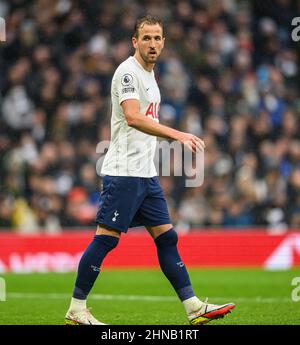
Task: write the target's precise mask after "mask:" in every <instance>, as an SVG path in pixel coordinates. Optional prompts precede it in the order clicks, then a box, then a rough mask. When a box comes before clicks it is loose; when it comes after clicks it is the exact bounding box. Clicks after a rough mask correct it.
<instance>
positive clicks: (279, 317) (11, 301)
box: [0, 269, 300, 325]
mask: <svg viewBox="0 0 300 345" xmlns="http://www.w3.org/2000/svg"><path fill="white" fill-rule="evenodd" d="M189 272H190V277H191V281H192V283H193V287H194V290H195V292H196V293H197V295H198V296H199V297H200V298H202V299H204V298H205V297H206V296H207V297H208V298H209V302H211V303H216V304H219V303H220V304H221V303H226V302H234V303H236V308H235V309H234V310H233V312H232V313H231V314H229V315H227V316H226V317H225V318H224V319H220V320H216V321H213V322H211V323H209V325H274V324H276V325H300V302H295V301H292V297H291V295H292V290H293V289H294V288H295V286H292V284H291V282H292V279H293V278H294V277H297V276H300V271H299V270H289V271H274V272H267V271H263V270H257V269H222V270H221V269H190V270H189ZM1 277H2V278H4V279H5V282H6V301H2V302H0V325H21V324H22V325H23V324H27V325H29V324H30V325H59V324H63V323H64V315H65V312H66V309H67V307H68V304H69V301H70V297H71V292H72V289H73V284H74V280H75V273H40V274H13V273H6V274H2V275H1ZM88 306H89V307H92V312H93V314H94V315H95V317H96V318H98V319H99V320H100V321H102V322H104V323H107V324H110V325H188V322H187V318H186V316H185V312H184V310H183V307H182V305H181V303H180V302H179V300H178V299H177V297H176V295H175V293H174V291H173V290H172V288H171V286H170V284H169V282H168V281H167V280H166V278H165V277H164V276H163V274H162V273H161V272H160V271H159V270H153V269H148V270H146V269H145V270H142V269H139V270H129V269H128V270H108V269H104V270H103V271H102V272H101V274H100V276H99V277H98V279H97V282H96V284H95V286H94V288H93V290H92V292H91V295H90V298H89V300H88Z"/></svg>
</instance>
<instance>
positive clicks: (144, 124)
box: [121, 99, 205, 152]
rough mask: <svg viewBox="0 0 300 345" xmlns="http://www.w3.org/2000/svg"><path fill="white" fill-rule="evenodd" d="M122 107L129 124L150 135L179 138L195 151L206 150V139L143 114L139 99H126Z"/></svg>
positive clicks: (178, 139)
mask: <svg viewBox="0 0 300 345" xmlns="http://www.w3.org/2000/svg"><path fill="white" fill-rule="evenodd" d="M121 107H122V109H123V113H124V116H125V119H126V121H127V124H128V126H130V127H133V128H135V129H137V130H139V131H141V132H144V133H146V134H149V135H153V136H157V137H161V138H166V139H173V140H177V141H179V142H181V143H182V144H184V145H185V146H187V147H188V148H189V149H190V150H192V151H193V152H197V151H199V150H201V151H203V150H204V148H205V144H204V141H203V140H202V139H200V138H198V137H197V136H196V135H193V134H190V133H185V132H181V131H178V130H176V129H174V128H171V127H168V126H165V125H162V124H160V123H157V122H155V121H153V120H152V119H150V118H148V117H147V116H145V115H143V114H142V113H141V112H140V102H139V101H138V100H137V99H127V100H124V101H123V102H122V103H121Z"/></svg>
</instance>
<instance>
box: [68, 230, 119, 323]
mask: <svg viewBox="0 0 300 345" xmlns="http://www.w3.org/2000/svg"><path fill="white" fill-rule="evenodd" d="M119 238H120V232H119V231H116V230H110V229H107V228H105V227H103V226H99V225H98V227H97V231H96V234H95V236H94V238H93V240H92V241H91V242H90V244H89V245H88V247H87V248H86V250H85V251H84V253H83V255H82V257H81V259H80V261H79V265H78V270H77V277H76V281H75V287H74V290H73V296H72V299H71V304H70V308H69V310H68V312H67V315H66V318H65V321H66V323H67V324H98V325H99V324H101V323H100V322H99V321H98V320H96V319H95V318H94V317H93V316H92V315H91V313H90V312H89V310H88V309H87V305H86V301H87V297H88V295H89V293H90V291H91V289H92V287H93V285H94V283H95V281H96V279H97V277H98V275H99V273H100V267H101V265H102V262H103V260H104V258H105V257H106V256H107V254H108V253H109V252H110V251H112V250H113V249H114V248H115V247H116V246H117V244H118V242H119Z"/></svg>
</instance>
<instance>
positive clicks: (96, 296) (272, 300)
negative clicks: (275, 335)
mask: <svg viewBox="0 0 300 345" xmlns="http://www.w3.org/2000/svg"><path fill="white" fill-rule="evenodd" d="M6 297H7V300H9V299H22V298H27V299H69V298H71V294H67V293H26V292H24V293H23V292H9V293H7V294H6ZM89 299H90V300H112V301H145V302H174V301H178V298H177V297H175V296H144V295H105V294H91V295H90V296H89ZM209 301H212V303H214V302H216V301H217V302H218V301H219V302H221V303H225V302H235V303H243V302H246V303H278V302H284V303H286V302H292V299H291V298H290V297H287V296H285V297H262V296H253V297H210V298H209Z"/></svg>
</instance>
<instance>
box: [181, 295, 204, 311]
mask: <svg viewBox="0 0 300 345" xmlns="http://www.w3.org/2000/svg"><path fill="white" fill-rule="evenodd" d="M182 304H183V306H184V309H185V311H186V313H187V314H191V313H194V312H195V311H197V310H199V309H200V308H201V307H202V305H203V302H202V301H201V300H200V299H199V298H198V297H197V296H193V297H190V298H188V299H186V300H184V301H182Z"/></svg>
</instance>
